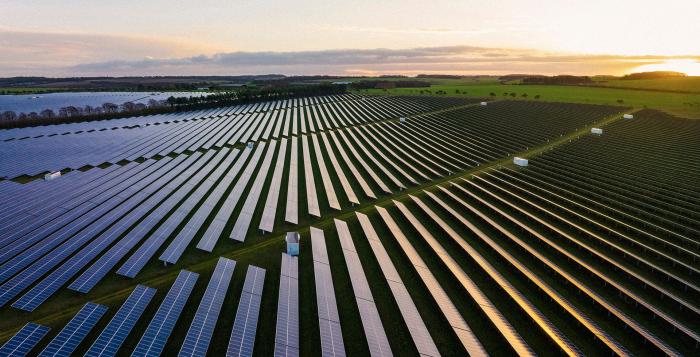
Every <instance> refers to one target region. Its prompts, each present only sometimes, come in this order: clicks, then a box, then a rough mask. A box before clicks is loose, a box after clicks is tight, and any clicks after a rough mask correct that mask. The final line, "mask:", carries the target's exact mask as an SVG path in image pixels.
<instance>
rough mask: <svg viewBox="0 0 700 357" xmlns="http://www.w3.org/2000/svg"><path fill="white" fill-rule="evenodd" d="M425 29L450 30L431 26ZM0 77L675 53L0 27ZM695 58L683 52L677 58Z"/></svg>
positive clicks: (381, 69) (436, 67) (607, 69)
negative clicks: (246, 44) (243, 47)
mask: <svg viewBox="0 0 700 357" xmlns="http://www.w3.org/2000/svg"><path fill="white" fill-rule="evenodd" d="M431 31H450V30H449V29H434V30H431ZM0 47H2V48H3V53H2V54H0V56H1V57H0V76H18V75H23V76H28V75H45V76H130V75H137V76H139V75H237V74H266V73H284V74H290V75H310V74H336V75H352V74H359V73H371V74H384V73H391V74H417V73H453V74H505V73H542V74H560V73H567V74H608V73H612V74H620V73H624V72H626V71H629V70H630V69H631V68H634V67H637V66H640V65H643V64H652V63H659V62H663V61H664V60H667V59H670V58H681V56H675V57H671V56H612V55H610V56H608V55H578V54H562V53H549V52H542V51H536V50H529V49H512V48H491V47H479V46H466V45H463V46H439V47H438V46H436V47H416V48H404V49H388V48H375V49H333V50H318V51H288V52H275V51H259V52H244V51H236V52H216V51H212V50H213V49H212V48H206V47H205V46H202V45H197V44H192V43H189V42H178V40H177V39H153V38H147V37H125V36H110V35H85V34H60V33H59V34H55V33H51V34H47V33H32V32H26V31H25V32H22V31H14V32H13V31H6V30H5V31H3V30H2V29H0ZM689 57H690V58H696V59H697V58H698V57H697V56H695V57H692V56H682V58H689Z"/></svg>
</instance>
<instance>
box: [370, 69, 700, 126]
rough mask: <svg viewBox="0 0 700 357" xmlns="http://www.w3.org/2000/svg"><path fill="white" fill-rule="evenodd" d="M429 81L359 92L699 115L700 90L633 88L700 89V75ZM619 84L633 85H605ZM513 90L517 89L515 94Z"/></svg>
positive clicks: (688, 116) (484, 78)
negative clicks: (567, 81)
mask: <svg viewBox="0 0 700 357" xmlns="http://www.w3.org/2000/svg"><path fill="white" fill-rule="evenodd" d="M430 81H431V83H435V84H433V85H432V86H431V87H430V88H396V89H388V90H382V89H370V90H362V91H360V92H361V93H369V94H409V95H420V94H423V95H450V96H453V95H463V96H470V97H472V96H473V97H482V98H486V97H493V96H491V94H492V93H493V94H495V97H493V98H507V99H521V100H539V101H548V102H567V103H586V104H604V105H624V106H631V107H634V108H639V109H643V108H649V109H658V110H662V111H665V112H668V113H671V114H674V115H678V116H682V117H687V118H694V119H697V118H700V92H698V93H672V92H664V91H654V90H636V89H632V88H646V89H661V90H679V91H686V90H687V91H696V90H698V91H700V89H699V88H700V78H697V77H689V78H681V79H677V80H675V79H674V80H670V79H669V80H656V79H654V80H630V81H623V80H615V81H610V82H607V83H605V84H601V87H584V86H552V85H520V84H500V83H499V82H498V80H497V79H495V78H494V77H483V78H479V79H471V78H468V79H441V80H433V79H431V80H430ZM618 84H620V86H623V85H624V86H629V87H630V89H618V88H603V87H602V86H604V85H610V86H618ZM440 91H442V92H440ZM438 92H440V93H438ZM441 93H442V94H441ZM511 93H515V97H513V96H512V95H511ZM524 95H526V96H524ZM537 95H539V99H536V98H535V96H537ZM618 100H622V102H621V103H620V102H618Z"/></svg>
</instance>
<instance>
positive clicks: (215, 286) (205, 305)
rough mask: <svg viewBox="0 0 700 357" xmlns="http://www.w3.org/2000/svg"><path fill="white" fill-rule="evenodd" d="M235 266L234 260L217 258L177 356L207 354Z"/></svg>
mask: <svg viewBox="0 0 700 357" xmlns="http://www.w3.org/2000/svg"><path fill="white" fill-rule="evenodd" d="M235 267H236V262H235V261H233V260H231V259H226V258H223V257H222V258H219V261H218V263H217V264H216V268H215V269H214V273H213V274H212V276H211V279H210V280H209V284H208V285H207V290H206V291H205V292H204V296H203V297H202V300H201V302H200V303H199V307H198V308H197V313H196V314H195V315H194V320H192V324H190V328H189V330H187V335H186V336H185V341H184V342H183V343H182V347H181V348H180V353H179V354H178V355H179V356H204V355H206V354H207V349H208V348H209V342H210V341H211V338H212V336H213V334H214V328H215V327H216V320H217V319H218V318H219V312H220V311H221V306H222V305H223V303H224V298H225V297H226V292H227V291H228V286H229V283H230V282H231V277H232V276H233V269H234V268H235Z"/></svg>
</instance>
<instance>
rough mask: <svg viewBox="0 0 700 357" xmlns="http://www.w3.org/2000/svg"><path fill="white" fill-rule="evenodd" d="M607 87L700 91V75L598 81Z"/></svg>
mask: <svg viewBox="0 0 700 357" xmlns="http://www.w3.org/2000/svg"><path fill="white" fill-rule="evenodd" d="M598 85H600V86H606V87H624V88H635V89H653V90H662V91H678V92H693V93H700V77H681V78H658V79H637V80H622V79H615V80H609V81H605V82H600V83H598Z"/></svg>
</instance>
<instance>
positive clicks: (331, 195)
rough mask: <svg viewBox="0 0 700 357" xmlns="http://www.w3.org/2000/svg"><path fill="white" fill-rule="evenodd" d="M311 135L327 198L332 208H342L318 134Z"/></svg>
mask: <svg viewBox="0 0 700 357" xmlns="http://www.w3.org/2000/svg"><path fill="white" fill-rule="evenodd" d="M310 136H311V142H312V143H313V147H314V152H315V153H316V163H317V165H318V169H319V171H320V172H321V182H323V187H324V188H325V190H326V198H327V199H328V205H329V206H330V207H331V208H334V209H337V210H340V209H341V208H340V202H339V201H338V196H337V195H336V194H335V189H334V188H333V181H332V180H331V175H330V174H329V173H328V168H327V167H326V161H325V159H324V158H323V153H322V152H321V146H320V145H319V144H318V137H317V135H316V134H313V135H310ZM334 158H335V157H334ZM341 173H342V171H341Z"/></svg>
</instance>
